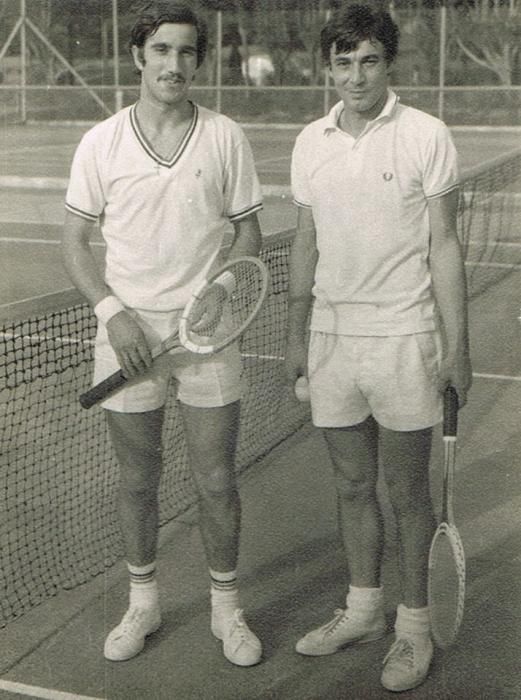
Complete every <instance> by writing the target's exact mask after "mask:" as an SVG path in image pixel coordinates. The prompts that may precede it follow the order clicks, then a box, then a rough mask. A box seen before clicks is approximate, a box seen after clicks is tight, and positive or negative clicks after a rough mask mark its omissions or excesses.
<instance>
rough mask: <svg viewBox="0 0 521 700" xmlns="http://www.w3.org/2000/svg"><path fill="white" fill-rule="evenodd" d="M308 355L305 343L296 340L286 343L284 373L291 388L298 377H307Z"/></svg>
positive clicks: (289, 340)
mask: <svg viewBox="0 0 521 700" xmlns="http://www.w3.org/2000/svg"><path fill="white" fill-rule="evenodd" d="M307 364H308V353H307V347H306V343H305V342H304V341H303V340H302V341H301V340H298V339H291V338H290V339H288V341H287V343H286V356H285V359H284V372H285V375H286V380H287V382H288V384H290V385H291V386H292V387H294V386H295V382H296V381H297V379H298V378H299V377H302V376H306V375H307Z"/></svg>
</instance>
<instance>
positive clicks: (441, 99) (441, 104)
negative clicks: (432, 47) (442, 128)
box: [438, 2, 447, 119]
mask: <svg viewBox="0 0 521 700" xmlns="http://www.w3.org/2000/svg"><path fill="white" fill-rule="evenodd" d="M446 47H447V6H446V5H445V2H442V3H441V5H440V67H439V81H438V118H439V119H443V116H444V111H445V63H446V60H447V57H446V55H445V52H446Z"/></svg>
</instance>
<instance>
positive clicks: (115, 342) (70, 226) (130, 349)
mask: <svg viewBox="0 0 521 700" xmlns="http://www.w3.org/2000/svg"><path fill="white" fill-rule="evenodd" d="M94 226H95V225H94V224H93V223H92V222H90V221H87V220H86V219H83V218H81V217H79V216H76V215H75V214H71V213H70V212H66V216H65V225H64V231H63V242H62V253H63V261H64V265H65V269H66V270H67V272H68V274H69V276H70V278H71V279H72V281H73V282H74V284H75V285H76V287H77V288H78V289H79V290H80V292H81V293H82V294H83V295H84V296H85V297H86V298H87V300H88V301H89V303H90V304H91V306H92V307H93V308H94V307H95V306H96V305H97V304H98V303H99V302H100V301H101V300H102V299H104V298H105V297H107V296H110V295H111V294H112V290H111V289H110V288H109V287H108V286H107V285H106V284H105V281H104V279H103V275H102V273H101V270H100V269H99V265H98V263H97V262H96V259H95V258H94V255H93V254H92V250H91V247H90V245H89V241H90V237H91V235H92V232H93V230H94ZM107 333H108V336H109V340H110V343H111V345H112V347H113V349H114V352H115V353H116V356H117V358H118V362H119V364H120V367H121V368H122V369H123V372H124V373H125V376H127V377H133V376H135V375H136V374H139V373H140V372H143V371H145V370H146V369H147V368H148V367H150V365H151V363H152V358H151V355H150V349H149V347H148V343H147V341H146V339H145V336H144V334H143V331H142V330H141V328H140V326H139V325H138V324H137V323H136V321H134V319H133V318H132V317H131V316H130V315H129V314H128V313H127V312H126V311H121V312H119V313H117V314H116V315H115V316H113V317H112V318H111V319H110V320H109V321H108V323H107Z"/></svg>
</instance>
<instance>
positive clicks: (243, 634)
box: [230, 610, 247, 642]
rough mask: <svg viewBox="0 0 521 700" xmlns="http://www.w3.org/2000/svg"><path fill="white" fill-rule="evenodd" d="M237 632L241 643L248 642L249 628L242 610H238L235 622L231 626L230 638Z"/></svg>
mask: <svg viewBox="0 0 521 700" xmlns="http://www.w3.org/2000/svg"><path fill="white" fill-rule="evenodd" d="M236 632H237V634H238V636H239V637H240V639H241V641H243V642H244V641H246V638H247V627H246V622H245V620H244V617H243V613H242V610H236V611H235V613H234V615H233V621H232V624H231V626H230V637H231V636H232V635H234V634H235V633H236Z"/></svg>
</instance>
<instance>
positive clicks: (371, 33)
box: [320, 5, 400, 65]
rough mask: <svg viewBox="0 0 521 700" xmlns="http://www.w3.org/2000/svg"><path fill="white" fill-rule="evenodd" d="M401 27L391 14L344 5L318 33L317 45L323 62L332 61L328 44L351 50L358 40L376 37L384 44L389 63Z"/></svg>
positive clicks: (361, 6)
mask: <svg viewBox="0 0 521 700" xmlns="http://www.w3.org/2000/svg"><path fill="white" fill-rule="evenodd" d="M399 38H400V30H399V29H398V27H397V25H396V23H395V22H394V20H393V18H392V17H391V15H390V14H389V13H388V12H386V11H384V10H374V9H373V8H371V7H370V6H369V5H347V6H346V5H344V6H343V7H340V8H338V9H337V10H335V11H334V12H333V14H332V16H331V18H330V19H329V20H328V22H327V24H326V25H325V26H324V28H323V29H322V32H321V34H320V48H321V51H322V58H323V59H324V62H325V63H326V65H329V64H330V63H331V47H332V46H333V44H336V47H335V48H336V51H337V53H338V52H347V53H349V52H350V51H354V50H355V49H356V48H357V46H358V45H359V44H360V42H362V41H365V40H366V39H369V40H373V41H374V40H375V39H376V40H377V41H379V42H381V43H382V44H383V47H384V50H385V59H386V61H387V63H391V62H392V61H393V60H394V59H395V57H396V54H397V53H398V41H399Z"/></svg>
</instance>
